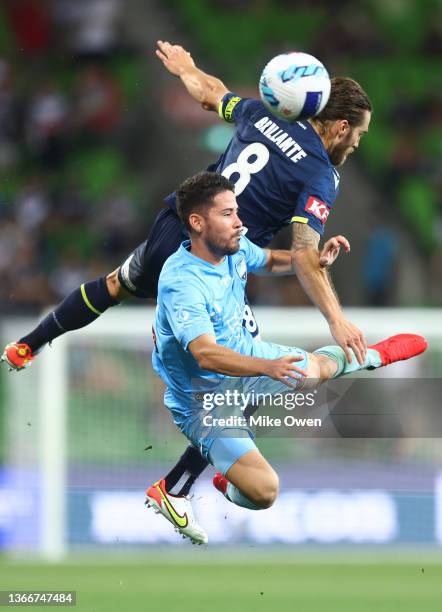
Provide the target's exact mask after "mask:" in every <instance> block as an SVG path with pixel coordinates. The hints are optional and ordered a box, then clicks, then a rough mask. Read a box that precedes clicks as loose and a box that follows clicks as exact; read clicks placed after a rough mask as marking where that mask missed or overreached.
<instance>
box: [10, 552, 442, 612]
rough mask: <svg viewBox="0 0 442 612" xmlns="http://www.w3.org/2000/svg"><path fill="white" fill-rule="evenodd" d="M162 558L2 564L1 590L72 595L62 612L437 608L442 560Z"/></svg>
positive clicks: (252, 555)
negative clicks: (74, 595) (67, 592)
mask: <svg viewBox="0 0 442 612" xmlns="http://www.w3.org/2000/svg"><path fill="white" fill-rule="evenodd" d="M164 552H165V551H164V550H163V551H160V552H159V553H158V552H155V551H153V550H151V551H149V550H147V551H146V553H145V555H144V558H141V557H140V556H137V557H135V558H133V559H131V560H123V559H122V558H121V557H117V556H116V557H115V559H114V560H113V556H112V555H109V557H108V559H107V561H106V562H104V561H103V558H102V557H101V558H99V557H95V559H96V561H93V559H94V557H82V559H83V561H82V560H81V559H76V560H75V561H74V562H71V563H65V564H61V565H50V564H33V563H26V564H23V563H20V564H19V563H12V562H7V561H5V560H3V561H0V590H10V589H17V590H40V591H41V590H57V589H58V590H75V591H77V605H76V607H75V608H70V609H73V610H76V611H77V612H80V611H81V612H86V611H87V612H129V611H130V612H132V611H133V612H135V611H138V610H167V611H169V612H170V611H172V610H173V611H178V612H187V611H189V612H190V611H192V612H203V611H204V612H221V611H223V612H224V611H226V610H227V612H248V611H249V610H250V611H253V612H261V611H262V612H264V611H266V612H268V610H269V609H270V610H278V612H285V611H286V610H287V611H292V610H296V611H299V612H338V611H339V612H347V611H348V612H417V611H418V610H425V612H433V611H434V612H436V611H437V612H440V610H441V609H442V608H441V606H442V603H441V602H442V562H440V563H439V562H438V560H437V558H433V559H432V560H431V561H430V562H429V563H427V562H425V561H423V560H422V559H420V558H419V555H413V556H412V557H411V558H408V559H407V557H406V555H405V556H404V557H403V558H402V560H401V561H398V558H400V557H401V555H398V556H396V557H395V558H394V559H390V560H385V559H384V560H382V555H381V557H380V561H379V563H377V562H376V555H375V553H372V556H371V558H370V560H368V561H367V560H366V559H365V558H364V556H362V557H361V558H357V557H355V555H354V553H351V554H349V556H348V559H347V560H345V557H346V555H345V553H344V554H343V553H340V554H339V556H338V557H337V558H336V557H335V558H333V557H334V555H333V553H327V555H324V554H322V555H319V556H317V557H316V556H315V554H312V553H311V552H309V553H308V554H307V555H306V559H305V560H304V561H303V560H302V557H303V555H302V554H300V553H299V552H296V553H290V552H287V551H286V552H284V553H278V552H275V551H273V552H269V553H267V552H258V551H256V552H255V551H254V550H253V549H249V550H248V551H247V552H246V554H244V553H239V554H237V551H235V550H233V551H229V552H228V553H226V551H224V552H223V551H221V553H217V552H216V551H213V550H210V551H208V552H201V553H196V554H193V552H192V554H189V555H181V554H180V555H178V556H177V555H176V553H175V554H174V553H171V554H170V555H167V554H164ZM180 552H181V551H180ZM156 557H157V560H156ZM373 557H374V558H373ZM328 558H329V559H330V562H327V559H328ZM15 607H18V606H14V608H15ZM43 608H44V609H46V608H48V607H47V606H43V607H39V609H43ZM5 609H8V608H5ZM19 609H25V608H24V607H22V606H20V607H19ZM28 609H29V608H28ZM48 609H49V608H48ZM51 609H54V608H53V607H52V608H51Z"/></svg>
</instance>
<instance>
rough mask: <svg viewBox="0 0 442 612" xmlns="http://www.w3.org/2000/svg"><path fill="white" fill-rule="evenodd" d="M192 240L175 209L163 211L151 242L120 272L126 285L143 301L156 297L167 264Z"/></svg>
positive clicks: (139, 248)
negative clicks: (162, 272)
mask: <svg viewBox="0 0 442 612" xmlns="http://www.w3.org/2000/svg"><path fill="white" fill-rule="evenodd" d="M188 238H189V235H188V233H187V232H186V230H185V228H184V225H183V224H182V223H181V220H180V218H179V217H178V215H177V214H176V212H175V211H174V210H172V209H171V208H163V210H162V211H161V212H160V213H159V215H158V216H157V218H156V219H155V221H154V224H153V226H152V229H151V230H150V233H149V236H148V238H147V240H145V241H144V242H143V243H142V244H140V245H139V246H137V248H136V249H135V250H134V251H133V252H132V253H131V254H130V255H129V257H128V258H127V259H126V260H125V261H124V263H122V264H121V266H120V268H119V270H118V279H119V281H120V283H121V284H122V286H123V287H124V288H125V289H126V290H127V291H128V292H129V293H131V294H132V295H135V296H136V297H139V298H156V297H157V290H158V278H159V276H160V272H161V269H162V267H163V265H164V262H165V261H166V259H167V258H168V257H170V256H171V255H172V254H173V253H175V251H177V250H178V247H179V246H180V244H181V243H182V242H183V240H187V239H188Z"/></svg>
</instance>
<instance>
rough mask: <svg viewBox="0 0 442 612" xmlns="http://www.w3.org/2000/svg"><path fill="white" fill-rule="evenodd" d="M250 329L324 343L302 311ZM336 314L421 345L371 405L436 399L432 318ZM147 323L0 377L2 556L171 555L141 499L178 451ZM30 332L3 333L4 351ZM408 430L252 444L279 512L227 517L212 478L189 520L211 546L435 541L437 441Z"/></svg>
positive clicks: (75, 336) (74, 345)
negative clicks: (267, 467)
mask: <svg viewBox="0 0 442 612" xmlns="http://www.w3.org/2000/svg"><path fill="white" fill-rule="evenodd" d="M256 316H257V320H258V321H259V324H260V328H261V330H262V335H263V337H264V338H265V339H269V340H273V341H275V342H279V343H282V344H288V345H294V346H300V347H302V348H306V349H313V348H316V347H318V346H321V345H323V344H330V343H332V342H331V339H330V336H329V331H328V327H327V325H326V323H325V321H324V320H323V319H322V317H321V315H320V314H319V313H318V312H317V311H315V310H314V309H289V308H285V309H273V308H272V309H268V308H264V309H259V308H257V309H256ZM347 316H348V318H349V320H351V321H353V322H354V323H355V324H357V325H359V326H360V328H361V329H363V330H364V331H365V332H366V334H367V337H368V340H369V341H372V342H373V341H377V340H379V339H381V338H384V337H386V336H388V335H391V334H393V333H398V332H404V331H405V332H406V331H413V332H416V333H422V334H423V335H425V336H426V337H427V338H428V340H429V342H430V349H429V351H428V352H427V353H426V354H425V355H424V356H422V357H421V358H419V359H418V360H415V361H410V362H407V363H403V364H396V365H394V366H391V368H388V369H385V370H382V371H379V372H378V371H377V372H376V373H370V374H368V375H369V376H375V377H377V378H382V377H385V375H388V377H389V378H397V380H396V383H395V385H392V386H391V387H388V388H387V390H386V389H385V387H382V389H380V390H379V392H378V391H375V392H374V394H373V395H372V396H371V397H372V398H374V399H372V400H371V402H372V404H373V403H376V401H375V399H376V398H378V399H379V402H380V403H381V402H383V401H384V400H385V398H386V397H387V396H389V397H390V400H391V398H394V399H393V403H395V405H396V406H399V407H402V406H406V405H407V402H408V403H409V404H410V405H411V406H414V408H415V410H411V409H410V407H409V406H408V413H407V414H413V415H414V414H416V413H418V412H419V408H420V406H419V398H418V391H419V393H420V392H422V393H423V394H424V395H425V393H427V390H426V389H427V387H426V386H425V385H426V384H427V383H425V384H424V386H423V387H422V389H421V387H420V385H421V386H422V380H423V379H428V380H429V381H430V382H429V383H428V384H429V385H430V387H431V389H432V392H433V394H434V389H439V392H441V391H442V387H441V386H440V382H441V372H442V326H441V324H440V321H441V320H442V319H441V312H440V311H437V310H405V309H401V310H399V309H398V310H382V309H378V310H373V309H354V310H351V309H349V310H348V312H347ZM153 317H154V309H153V308H127V307H117V308H113V309H110V310H109V311H108V312H107V313H106V314H105V315H104V316H102V317H100V318H99V319H98V320H97V321H96V322H94V323H93V324H92V325H90V326H88V327H86V328H84V329H82V330H78V331H76V332H74V333H70V334H66V335H64V336H62V337H60V338H58V339H57V340H55V341H54V343H53V346H52V347H46V348H45V349H44V350H43V351H42V353H41V354H40V355H39V356H38V358H37V359H36V361H35V362H34V363H33V365H32V367H31V368H29V369H27V370H25V371H23V372H20V373H15V372H12V373H7V372H6V368H5V367H3V368H1V370H2V371H1V381H2V388H3V393H2V396H3V409H2V413H3V421H4V427H3V432H4V443H3V449H4V452H3V466H0V470H1V471H0V548H2V547H3V548H5V549H7V550H9V551H10V552H13V553H17V554H21V555H23V554H26V555H27V554H30V553H35V554H38V555H41V556H43V557H44V558H46V559H50V560H57V559H61V558H63V557H64V556H65V555H66V554H67V553H68V552H70V551H73V550H78V549H84V550H89V549H90V548H91V547H94V548H95V547H110V546H112V547H123V548H124V547H134V546H146V545H155V544H163V543H169V544H170V545H181V544H182V541H181V539H178V538H177V536H176V534H175V532H174V531H173V529H172V528H171V526H170V524H168V523H167V522H166V521H165V520H164V519H163V518H162V517H160V516H156V515H154V514H153V513H152V512H151V511H148V510H147V509H146V508H144V504H143V502H144V489H145V488H146V487H147V486H148V485H150V484H151V483H152V482H154V481H155V480H157V479H158V478H159V477H161V476H163V475H164V474H165V473H167V470H168V468H169V467H170V466H172V465H173V464H174V462H175V461H176V459H177V458H178V457H179V456H180V454H181V453H182V452H183V451H184V449H185V447H186V445H187V441H186V440H185V439H184V437H183V436H182V434H181V433H180V432H179V431H178V429H177V428H176V426H175V425H174V424H173V422H172V418H171V416H170V413H169V412H168V410H167V409H166V408H165V407H164V405H163V391H164V388H163V384H162V382H161V381H160V380H159V379H158V377H157V376H156V375H155V373H154V372H153V370H152V367H151V351H152V340H151V325H152V321H153ZM34 325H35V321H34V320H29V319H16V318H15V319H11V320H7V321H5V322H4V323H3V325H2V342H3V344H5V343H6V342H7V341H10V340H11V339H14V338H18V337H20V336H21V335H22V334H23V333H24V332H25V331H26V330H28V329H30V328H31V327H33V326H34ZM410 380H413V381H416V382H415V384H414V385H413V388H414V389H417V390H418V391H416V393H411V394H410V384H409V383H410ZM438 385H439V386H438ZM387 399H388V398H387ZM385 401H387V400H385ZM434 402H435V403H436V404H437V399H435V400H434ZM387 403H388V402H387ZM439 404H440V396H439ZM0 414H1V413H0ZM418 425H419V424H417V425H416V428H415V429H413V427H414V424H412V427H411V429H410V430H407V431H406V432H405V435H398V436H392V437H388V436H382V437H378V438H373V437H370V436H368V435H363V436H357V434H355V435H354V436H353V435H350V436H349V435H339V433H336V431H335V434H331V435H328V436H321V435H319V436H317V435H314V434H310V433H309V434H306V435H305V436H297V437H291V436H290V435H282V436H272V435H270V436H264V437H260V438H258V439H257V443H258V446H259V447H260V448H261V450H262V452H263V453H264V454H265V456H266V457H267V458H268V459H269V461H270V462H271V463H272V464H273V465H275V467H276V469H277V471H278V473H279V475H280V477H281V493H280V496H279V498H278V500H277V502H276V504H275V505H274V506H273V507H272V508H271V509H269V510H267V511H265V512H250V511H247V510H243V509H241V508H237V507H235V506H233V505H232V504H229V503H228V502H227V501H226V500H224V499H223V498H222V496H220V495H219V493H217V492H216V491H215V490H214V489H213V487H212V485H211V477H212V476H213V469H212V468H211V467H209V468H208V469H207V470H206V472H205V473H204V474H203V476H202V477H201V479H200V480H199V481H198V484H197V486H196V487H195V492H194V505H195V508H196V512H197V515H198V517H199V520H200V521H201V523H202V524H203V525H204V527H205V528H206V529H207V531H208V533H209V538H210V541H211V542H212V543H240V542H255V543H259V544H298V543H310V542H314V543H321V544H329V543H341V542H342V543H354V544H358V545H362V544H365V543H367V544H370V543H371V544H373V543H375V544H394V543H397V542H409V543H434V544H436V543H439V542H441V541H442V477H441V476H439V472H438V465H440V460H441V458H442V445H441V443H440V440H439V437H438V436H439V435H440V433H441V432H440V431H439V429H438V425H437V424H436V425H435V428H434V432H433V435H430V434H431V433H432V432H429V431H428V423H427V424H426V429H425V431H423V430H422V428H419V426H418ZM414 431H415V432H417V433H418V434H419V435H412V434H413V432H414ZM410 432H411V433H410Z"/></svg>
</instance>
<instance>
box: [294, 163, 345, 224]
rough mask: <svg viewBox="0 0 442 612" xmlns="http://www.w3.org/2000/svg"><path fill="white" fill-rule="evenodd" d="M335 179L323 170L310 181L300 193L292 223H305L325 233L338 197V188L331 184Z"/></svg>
mask: <svg viewBox="0 0 442 612" xmlns="http://www.w3.org/2000/svg"><path fill="white" fill-rule="evenodd" d="M331 180H333V179H332V177H330V176H329V175H328V173H324V172H321V173H319V174H317V175H316V176H315V177H314V179H313V180H312V181H310V182H309V183H308V184H307V185H306V187H305V188H304V189H303V191H302V192H301V193H300V194H299V196H298V200H297V202H296V206H295V208H294V210H293V216H292V218H291V219H290V222H291V223H305V224H307V225H309V226H310V227H311V228H312V229H314V230H315V231H317V232H318V234H320V235H321V236H322V235H323V234H324V229H325V224H326V222H327V219H328V215H329V214H330V210H331V208H332V206H333V203H334V201H335V198H336V190H335V189H334V188H333V186H332V185H331V183H330V181H331Z"/></svg>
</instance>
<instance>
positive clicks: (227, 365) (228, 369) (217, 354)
mask: <svg viewBox="0 0 442 612" xmlns="http://www.w3.org/2000/svg"><path fill="white" fill-rule="evenodd" d="M189 351H190V352H191V353H192V355H193V357H194V358H195V360H196V361H197V363H198V365H199V367H200V368H201V369H202V370H209V371H210V372H217V373H218V374H224V375H225V376H269V377H270V378H273V379H275V380H279V381H281V382H283V383H284V384H286V385H287V386H289V387H293V386H295V385H294V384H292V383H291V382H290V379H292V378H295V379H296V380H297V381H299V379H301V378H305V377H306V376H307V372H305V371H304V370H302V369H301V368H298V367H296V365H295V362H296V361H302V359H303V357H302V356H301V355H296V354H293V355H287V356H285V357H281V358H280V359H261V358H259V357H250V356H248V355H241V353H237V352H236V351H233V350H232V349H229V348H227V347H226V346H222V345H221V344H217V342H216V338H215V336H212V335H210V334H202V335H201V336H199V337H198V338H195V340H192V342H190V343H189Z"/></svg>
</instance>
